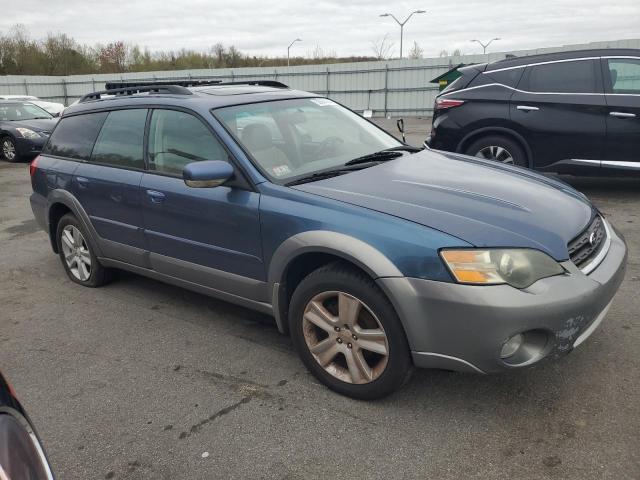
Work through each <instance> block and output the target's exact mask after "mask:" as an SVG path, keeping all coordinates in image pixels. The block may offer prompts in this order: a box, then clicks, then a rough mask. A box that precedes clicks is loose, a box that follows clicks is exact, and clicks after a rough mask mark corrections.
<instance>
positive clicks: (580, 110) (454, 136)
mask: <svg viewBox="0 0 640 480" xmlns="http://www.w3.org/2000/svg"><path fill="white" fill-rule="evenodd" d="M460 72H461V73H462V76H461V77H460V78H458V79H457V80H456V81H455V82H453V83H452V84H451V85H449V87H448V88H446V89H445V90H444V91H443V92H442V93H441V94H440V95H438V97H437V98H436V102H435V106H434V114H433V127H432V131H431V135H430V136H429V137H428V138H427V140H426V142H425V145H426V146H427V147H429V148H432V149H437V150H447V151H452V152H460V153H466V154H467V155H473V156H477V157H482V158H488V159H492V160H497V161H501V162H504V163H511V164H515V165H520V166H523V167H529V168H533V169H536V170H543V171H550V172H557V173H572V174H628V173H631V172H637V173H640V148H639V147H640V50H629V49H625V50H621V49H615V50H614V49H607V50H604V49H603V50H583V51H573V52H562V53H550V54H544V55H535V56H528V57H520V58H509V59H505V60H501V61H498V62H494V63H489V64H480V65H472V66H468V67H464V68H462V69H460Z"/></svg>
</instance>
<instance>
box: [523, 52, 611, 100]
mask: <svg viewBox="0 0 640 480" xmlns="http://www.w3.org/2000/svg"><path fill="white" fill-rule="evenodd" d="M528 75H529V77H528V88H527V90H528V91H530V92H541V93H544V92H549V93H599V92H598V89H597V86H596V62H594V61H593V60H577V61H572V62H558V63H548V64H546V65H534V66H531V67H528Z"/></svg>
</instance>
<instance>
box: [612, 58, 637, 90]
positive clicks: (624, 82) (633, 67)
mask: <svg viewBox="0 0 640 480" xmlns="http://www.w3.org/2000/svg"><path fill="white" fill-rule="evenodd" d="M607 64H608V66H609V76H610V78H611V91H612V92H613V93H621V94H625V93H633V94H639V93H640V59H634V58H610V59H608V60H607Z"/></svg>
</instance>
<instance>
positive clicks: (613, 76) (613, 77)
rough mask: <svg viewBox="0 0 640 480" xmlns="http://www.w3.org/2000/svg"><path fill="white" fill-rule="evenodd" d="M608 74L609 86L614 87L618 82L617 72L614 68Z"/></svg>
mask: <svg viewBox="0 0 640 480" xmlns="http://www.w3.org/2000/svg"><path fill="white" fill-rule="evenodd" d="M610 72H611V86H612V87H615V86H616V81H618V70H616V69H615V68H612V69H611V70H610Z"/></svg>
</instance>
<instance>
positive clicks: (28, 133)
mask: <svg viewBox="0 0 640 480" xmlns="http://www.w3.org/2000/svg"><path fill="white" fill-rule="evenodd" d="M16 130H17V131H18V133H19V134H20V135H21V136H22V138H40V134H39V133H38V132H34V131H33V130H31V129H29V128H22V127H18V128H16Z"/></svg>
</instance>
